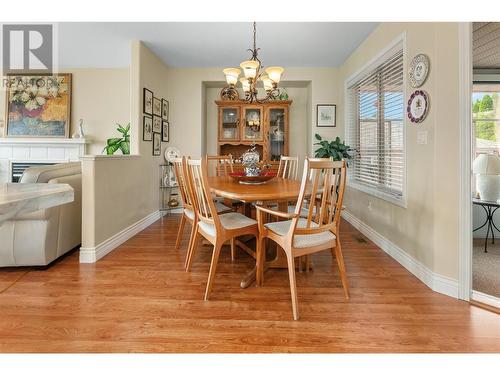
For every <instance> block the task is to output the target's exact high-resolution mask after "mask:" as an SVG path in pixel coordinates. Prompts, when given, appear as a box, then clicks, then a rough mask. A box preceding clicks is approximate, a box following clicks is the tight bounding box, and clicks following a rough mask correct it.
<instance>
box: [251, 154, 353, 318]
mask: <svg viewBox="0 0 500 375" xmlns="http://www.w3.org/2000/svg"><path fill="white" fill-rule="evenodd" d="M345 182H346V164H345V161H331V160H319V161H318V160H310V159H308V158H306V160H305V162H304V172H303V175H302V183H301V187H300V194H299V197H298V199H297V204H296V206H295V212H293V213H288V212H280V211H275V210H272V209H269V208H266V207H261V206H259V207H257V221H258V224H259V239H258V244H257V283H258V284H259V285H262V283H263V277H264V276H263V269H264V260H265V256H264V254H265V239H266V238H269V239H271V240H272V241H274V242H276V243H277V244H278V245H279V246H281V247H282V248H283V250H284V251H285V254H286V258H287V263H288V274H289V279H290V291H291V298H292V310H293V318H294V319H295V320H297V319H299V310H298V298H297V286H296V280H295V258H296V257H301V256H304V255H310V254H313V253H317V252H319V251H323V250H327V249H330V250H331V251H332V254H335V258H336V259H337V264H338V268H339V271H340V279H341V281H342V286H343V288H344V294H345V298H346V299H349V286H348V283H347V276H346V271H345V265H344V258H343V256H342V249H341V246H340V238H339V226H340V213H341V210H342V200H343V198H344V190H345ZM308 196H310V197H317V198H318V199H319V205H318V206H317V209H316V210H314V209H313V208H314V207H315V205H309V207H308V214H307V217H305V218H304V217H301V215H300V213H301V209H302V205H303V203H304V201H305V200H306V198H307V197H308ZM265 214H269V215H274V216H276V217H279V218H281V219H286V220H285V221H277V222H269V223H265V222H264V216H265ZM259 252H260V253H259Z"/></svg>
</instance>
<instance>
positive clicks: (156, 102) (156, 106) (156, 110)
mask: <svg viewBox="0 0 500 375" xmlns="http://www.w3.org/2000/svg"><path fill="white" fill-rule="evenodd" d="M153 115H155V116H159V117H161V100H160V99H158V98H155V97H153Z"/></svg>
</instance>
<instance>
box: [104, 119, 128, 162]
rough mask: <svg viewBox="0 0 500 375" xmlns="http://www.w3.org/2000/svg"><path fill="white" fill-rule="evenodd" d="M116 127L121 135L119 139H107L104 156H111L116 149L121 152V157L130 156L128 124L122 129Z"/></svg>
mask: <svg viewBox="0 0 500 375" xmlns="http://www.w3.org/2000/svg"><path fill="white" fill-rule="evenodd" d="M116 125H118V128H116V130H118V131H119V132H120V133H121V137H120V138H109V139H108V140H107V141H106V147H104V150H103V152H106V155H113V154H114V153H115V152H116V151H118V149H120V150H121V151H122V154H123V155H129V154H130V135H129V134H128V132H129V131H130V123H128V124H127V126H125V127H123V126H121V125H120V124H118V123H117V124H116Z"/></svg>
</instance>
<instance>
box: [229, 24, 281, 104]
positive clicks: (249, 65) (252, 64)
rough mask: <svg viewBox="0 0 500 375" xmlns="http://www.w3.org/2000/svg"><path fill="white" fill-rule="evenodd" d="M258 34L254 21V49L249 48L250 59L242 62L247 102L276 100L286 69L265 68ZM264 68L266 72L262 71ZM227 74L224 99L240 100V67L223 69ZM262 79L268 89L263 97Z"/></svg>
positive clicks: (242, 82) (242, 81)
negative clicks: (259, 93)
mask: <svg viewBox="0 0 500 375" xmlns="http://www.w3.org/2000/svg"><path fill="white" fill-rule="evenodd" d="M256 34H257V24H256V22H254V23H253V49H251V48H250V49H248V51H250V52H251V53H252V57H251V58H250V60H246V61H243V62H242V63H241V64H240V67H241V69H242V70H243V75H244V77H242V78H240V79H239V81H240V82H241V86H242V88H243V92H244V93H245V101H246V102H247V103H253V102H257V103H264V102H268V101H270V100H276V99H278V97H279V90H278V83H279V82H280V80H281V75H282V74H283V72H284V71H285V70H284V69H283V68H282V67H279V66H271V67H269V68H266V69H264V67H263V66H262V63H261V62H260V60H259V57H258V51H259V49H260V48H257V44H256ZM262 70H264V71H265V72H266V74H263V73H262ZM222 72H223V73H224V75H225V76H226V82H227V84H228V85H227V86H226V87H224V88H223V89H222V91H221V93H220V96H221V99H222V100H238V99H239V94H238V91H237V90H236V84H237V83H238V77H239V75H240V73H241V71H240V69H238V68H226V69H224V70H223V71H222ZM258 81H262V84H263V87H264V90H265V91H266V96H265V97H264V98H262V99H259V98H258V97H257V82H258Z"/></svg>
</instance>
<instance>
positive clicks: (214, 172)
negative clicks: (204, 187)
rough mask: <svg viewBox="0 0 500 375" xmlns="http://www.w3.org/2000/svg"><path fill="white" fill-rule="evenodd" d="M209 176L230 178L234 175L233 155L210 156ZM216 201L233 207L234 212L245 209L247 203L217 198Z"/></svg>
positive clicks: (208, 157)
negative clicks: (229, 176) (230, 175)
mask: <svg viewBox="0 0 500 375" xmlns="http://www.w3.org/2000/svg"><path fill="white" fill-rule="evenodd" d="M207 163H208V176H209V177H212V176H217V177H221V176H228V175H229V173H233V172H234V169H233V166H234V160H233V156H232V155H231V154H228V155H208V156H207ZM215 200H216V201H219V202H223V203H225V204H226V205H231V206H232V207H233V209H234V210H236V211H237V210H239V209H241V208H242V207H244V205H245V203H244V202H241V201H237V200H229V199H221V198H218V197H216V198H215Z"/></svg>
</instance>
